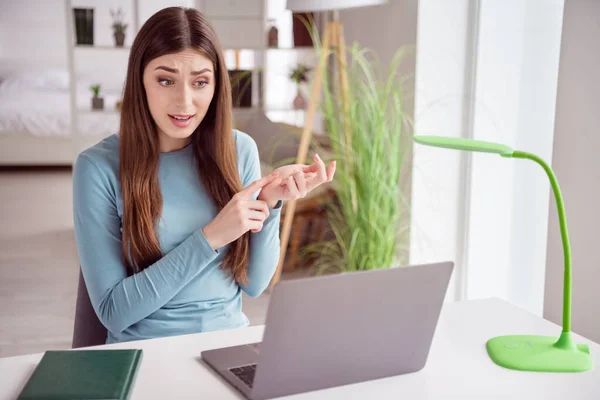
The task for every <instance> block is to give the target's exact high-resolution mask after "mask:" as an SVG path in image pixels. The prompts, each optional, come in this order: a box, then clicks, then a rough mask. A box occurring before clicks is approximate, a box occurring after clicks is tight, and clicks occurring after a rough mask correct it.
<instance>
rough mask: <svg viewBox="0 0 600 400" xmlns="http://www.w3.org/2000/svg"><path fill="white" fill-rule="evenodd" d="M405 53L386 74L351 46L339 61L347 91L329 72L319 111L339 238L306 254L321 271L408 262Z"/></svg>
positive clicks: (372, 59) (408, 139)
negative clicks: (332, 166)
mask: <svg viewBox="0 0 600 400" xmlns="http://www.w3.org/2000/svg"><path fill="white" fill-rule="evenodd" d="M313 42H315V43H317V46H318V47H320V44H319V43H318V41H315V40H313ZM407 54H408V51H407V49H406V48H400V49H399V50H398V51H397V52H396V54H395V57H394V58H393V60H392V62H391V64H390V67H389V70H388V71H387V72H386V73H385V74H384V73H382V70H381V66H380V63H379V61H378V60H377V57H376V55H375V54H374V53H373V52H370V51H369V50H367V49H363V48H361V47H360V46H359V45H358V44H354V45H353V46H352V47H351V48H350V49H349V51H348V63H347V65H346V66H342V65H340V64H339V63H338V68H344V70H345V72H346V75H347V77H348V78H347V84H348V85H347V92H346V93H345V95H344V94H342V93H340V90H339V89H332V88H331V85H330V82H328V74H324V78H323V100H322V104H321V106H322V114H323V117H324V119H325V122H326V126H327V134H328V135H329V137H330V140H331V144H332V154H331V157H332V158H333V159H335V160H337V162H338V168H337V171H336V175H335V180H334V182H333V184H334V185H333V187H334V189H335V192H336V197H337V201H336V202H334V204H332V205H331V206H330V207H329V209H328V219H329V224H330V226H331V228H332V231H333V234H334V239H333V240H329V241H325V242H319V243H313V244H310V245H308V246H306V247H305V248H304V249H303V251H302V253H303V254H304V255H309V254H312V255H315V254H316V255H317V257H316V259H317V267H318V269H317V271H318V273H323V272H325V271H332V272H335V271H358V270H370V269H376V268H389V267H393V266H398V265H404V263H405V262H406V261H407V260H406V257H405V255H403V254H406V253H407V248H408V243H407V241H408V235H407V233H408V222H407V220H408V218H407V216H408V210H409V206H408V201H407V199H406V196H405V192H404V190H403V186H402V184H403V183H405V182H404V180H403V178H405V177H406V175H405V174H404V173H405V172H406V171H405V168H406V167H407V164H408V161H409V157H408V155H409V151H410V149H411V148H412V142H411V138H412V135H411V132H410V131H411V123H410V119H409V118H408V117H407V116H406V115H405V112H404V108H405V104H404V84H405V82H406V77H405V76H401V75H399V74H398V71H399V67H400V64H401V62H402V61H403V60H404V59H405V57H406V56H407ZM327 56H329V55H327ZM320 62H321V63H323V62H324V59H321V60H320ZM333 76H334V77H336V78H337V77H338V76H340V75H339V74H333ZM336 87H343V86H341V85H339V83H338V84H337V85H336ZM342 99H345V100H346V101H345V103H343V102H342Z"/></svg>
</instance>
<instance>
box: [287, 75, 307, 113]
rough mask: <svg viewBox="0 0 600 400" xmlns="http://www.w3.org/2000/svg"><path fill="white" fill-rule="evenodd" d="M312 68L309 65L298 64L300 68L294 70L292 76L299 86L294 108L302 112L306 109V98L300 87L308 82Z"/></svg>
mask: <svg viewBox="0 0 600 400" xmlns="http://www.w3.org/2000/svg"><path fill="white" fill-rule="evenodd" d="M310 70H311V68H310V67H309V66H307V65H304V64H298V66H297V67H296V68H294V69H293V70H292V72H291V74H290V79H291V80H292V81H293V82H294V83H296V86H297V94H296V98H295V99H294V108H295V109H300V110H304V109H306V106H307V104H306V99H305V98H304V96H303V95H302V91H301V90H300V87H301V86H302V84H303V83H306V82H308V73H309V72H310Z"/></svg>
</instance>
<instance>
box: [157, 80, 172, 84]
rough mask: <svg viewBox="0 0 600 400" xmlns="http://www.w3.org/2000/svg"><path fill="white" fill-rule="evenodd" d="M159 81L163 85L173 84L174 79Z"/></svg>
mask: <svg viewBox="0 0 600 400" xmlns="http://www.w3.org/2000/svg"><path fill="white" fill-rule="evenodd" d="M158 83H160V84H161V85H162V86H171V85H172V84H173V81H172V80H170V79H159V80H158Z"/></svg>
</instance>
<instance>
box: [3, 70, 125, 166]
mask: <svg viewBox="0 0 600 400" xmlns="http://www.w3.org/2000/svg"><path fill="white" fill-rule="evenodd" d="M90 84H91V83H90V82H88V81H86V80H85V79H83V78H82V79H78V80H77V82H76V88H77V89H76V97H75V98H76V99H77V110H78V111H77V113H76V123H75V124H74V126H73V127H72V126H71V111H70V96H71V91H70V86H69V73H68V71H67V70H66V69H61V68H46V69H40V68H37V69H33V68H25V69H14V70H12V71H3V75H2V76H0V165H2V166H57V165H67V166H70V165H72V163H73V161H74V160H75V158H76V156H77V154H79V153H80V152H81V151H83V150H84V149H86V148H88V147H90V146H93V145H94V144H96V143H98V142H99V141H100V140H102V139H103V138H105V137H107V136H110V135H112V134H114V133H116V132H117V131H118V126H119V118H120V114H119V113H118V111H116V109H115V106H116V103H117V101H118V99H119V98H120V93H117V92H112V93H110V92H109V93H103V95H102V97H104V110H102V111H92V110H91V101H90V98H91V91H90V89H89V85H90ZM73 128H74V129H73Z"/></svg>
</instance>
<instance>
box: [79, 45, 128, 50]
mask: <svg viewBox="0 0 600 400" xmlns="http://www.w3.org/2000/svg"><path fill="white" fill-rule="evenodd" d="M73 47H74V48H76V49H93V50H130V49H131V46H122V47H118V46H109V45H96V44H76V45H74V46H73Z"/></svg>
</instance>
